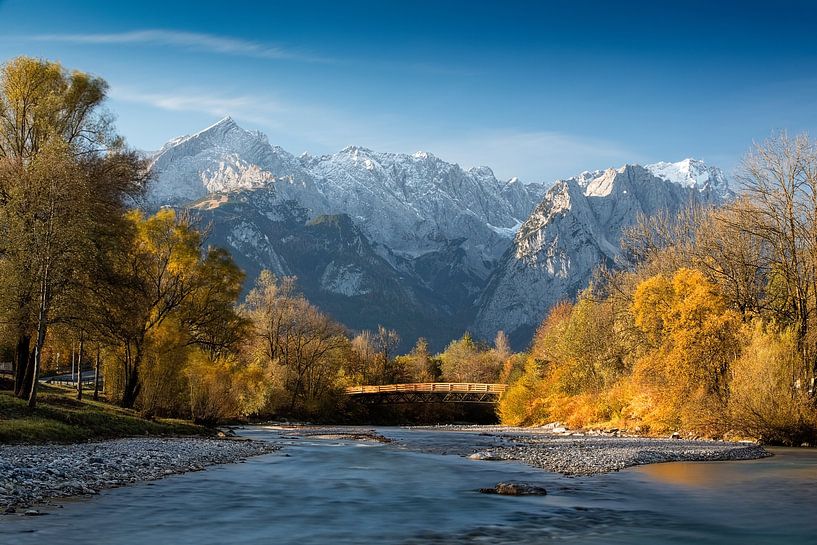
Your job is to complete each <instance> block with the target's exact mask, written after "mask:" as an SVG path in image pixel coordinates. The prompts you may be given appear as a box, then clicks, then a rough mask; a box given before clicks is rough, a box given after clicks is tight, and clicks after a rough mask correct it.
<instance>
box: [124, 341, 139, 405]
mask: <svg viewBox="0 0 817 545" xmlns="http://www.w3.org/2000/svg"><path fill="white" fill-rule="evenodd" d="M135 352H136V354H135V355H134V356H133V359H132V361H131V366H130V372H129V373H128V374H126V375H125V387H124V391H123V392H122V406H123V407H125V408H126V409H132V408H133V407H134V405H136V399H137V398H138V397H139V392H140V390H141V389H142V384H141V382H140V378H139V365H140V363H141V362H142V349H141V346H139V345H137V346H136V350H135Z"/></svg>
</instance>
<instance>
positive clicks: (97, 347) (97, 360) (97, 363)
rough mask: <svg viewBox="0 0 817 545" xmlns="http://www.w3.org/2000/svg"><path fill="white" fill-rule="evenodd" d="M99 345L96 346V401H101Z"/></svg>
mask: <svg viewBox="0 0 817 545" xmlns="http://www.w3.org/2000/svg"><path fill="white" fill-rule="evenodd" d="M99 359H100V358H99V345H98V344H97V345H96V364H95V365H94V401H99Z"/></svg>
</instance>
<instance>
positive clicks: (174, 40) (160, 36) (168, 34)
mask: <svg viewBox="0 0 817 545" xmlns="http://www.w3.org/2000/svg"><path fill="white" fill-rule="evenodd" d="M28 39H29V40H33V41H39V42H55V43H74V44H92V45H99V44H139V45H167V46H174V47H180V48H185V49H189V50H193V51H204V52H209V53H220V54H226V55H240V56H245V57H254V58H259V59H273V60H296V61H304V62H317V63H331V62H334V60H333V59H329V58H326V57H321V56H318V55H312V54H309V53H305V52H302V51H298V50H295V49H291V48H284V47H279V46H275V45H270V44H265V43H262V42H256V41H251V40H242V39H239V38H231V37H225V36H218V35H215V34H206V33H201V32H185V31H180V30H162V29H148V30H133V31H128V32H117V33H90V34H37V35H34V36H29V37H28Z"/></svg>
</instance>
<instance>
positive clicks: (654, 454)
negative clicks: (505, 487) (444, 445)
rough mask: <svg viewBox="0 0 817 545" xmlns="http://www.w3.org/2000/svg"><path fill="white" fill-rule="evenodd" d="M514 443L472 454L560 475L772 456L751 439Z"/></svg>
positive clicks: (558, 439) (592, 439) (521, 440)
mask: <svg viewBox="0 0 817 545" xmlns="http://www.w3.org/2000/svg"><path fill="white" fill-rule="evenodd" d="M510 439H511V441H513V442H514V443H516V444H514V445H509V446H499V447H496V448H492V449H489V450H487V451H482V452H477V453H475V454H472V455H471V457H472V458H475V459H483V460H484V459H488V460H515V461H519V462H522V463H525V464H528V465H530V466H533V467H538V468H541V469H545V470H547V471H554V472H557V473H562V474H564V475H593V474H597V473H607V472H609V471H618V470H620V469H624V468H626V467H631V466H638V465H644V464H656V463H662V462H701V461H706V462H713V461H725V460H754V459H757V458H765V457H767V456H771V454H770V453H769V452H767V451H766V450H765V449H764V448H763V447H761V446H759V445H755V444H751V443H730V442H723V441H688V440H684V439H649V438H632V437H582V438H572V437H541V436H540V437H529V436H527V437H519V436H517V437H511V438H510Z"/></svg>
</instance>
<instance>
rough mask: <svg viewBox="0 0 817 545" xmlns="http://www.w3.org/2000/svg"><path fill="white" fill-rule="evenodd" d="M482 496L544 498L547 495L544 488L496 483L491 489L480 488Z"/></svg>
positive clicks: (522, 484) (521, 484)
mask: <svg viewBox="0 0 817 545" xmlns="http://www.w3.org/2000/svg"><path fill="white" fill-rule="evenodd" d="M479 491H480V492H482V493H483V494H499V495H500V496H544V495H546V494H547V490H545V487H544V486H537V485H533V484H528V483H514V482H506V483H497V484H496V486H495V487H493V488H480V489H479Z"/></svg>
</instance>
